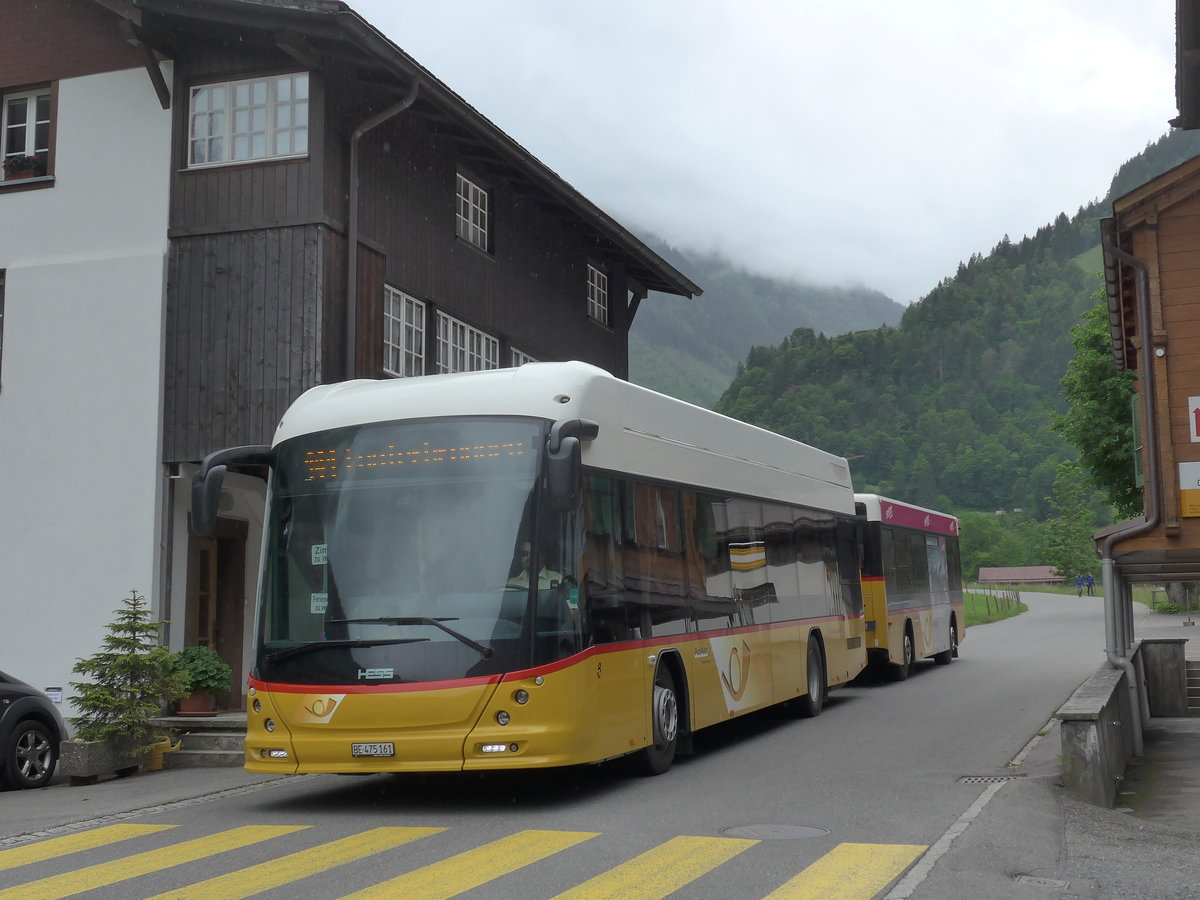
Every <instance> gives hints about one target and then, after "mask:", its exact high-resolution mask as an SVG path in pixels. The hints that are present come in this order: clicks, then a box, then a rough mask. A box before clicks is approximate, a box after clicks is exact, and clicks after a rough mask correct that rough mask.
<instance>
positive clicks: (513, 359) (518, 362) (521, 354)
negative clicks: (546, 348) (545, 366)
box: [508, 347, 537, 369]
mask: <svg viewBox="0 0 1200 900" xmlns="http://www.w3.org/2000/svg"><path fill="white" fill-rule="evenodd" d="M508 352H509V362H510V363H511V364H512V368H514V369H519V368H521V366H523V365H525V363H531V362H537V360H536V359H534V358H533V357H532V356H530V355H529V354H528V353H526V352H525V351H524V350H518V349H517V348H516V347H509V348H508Z"/></svg>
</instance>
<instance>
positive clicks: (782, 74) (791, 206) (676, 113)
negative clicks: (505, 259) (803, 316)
mask: <svg viewBox="0 0 1200 900" xmlns="http://www.w3.org/2000/svg"><path fill="white" fill-rule="evenodd" d="M349 2H350V5H351V6H352V7H353V8H354V9H355V10H356V11H358V12H359V13H361V14H362V15H363V16H364V17H365V18H366V19H367V20H368V21H370V22H371V23H372V24H373V25H375V26H376V27H377V28H378V29H379V30H380V31H382V32H383V33H384V34H386V35H387V36H388V37H389V38H391V40H392V41H393V42H395V43H396V44H397V45H398V46H400V47H401V48H403V49H404V50H405V51H406V52H408V53H409V54H410V55H411V56H412V57H414V58H415V59H416V60H417V61H418V62H419V63H421V64H422V65H423V66H425V68H427V69H429V70H430V71H431V72H432V73H433V74H434V75H435V76H437V77H438V78H439V79H441V80H442V81H443V82H445V83H446V84H447V85H448V86H449V87H450V88H451V89H453V90H454V91H456V92H457V93H458V94H459V95H461V96H462V97H463V98H464V99H465V100H466V101H467V102H468V103H470V104H471V105H472V106H474V107H475V108H476V109H477V110H478V111H479V112H481V113H482V114H483V115H485V116H486V117H487V118H489V119H491V121H492V122H493V123H495V125H496V126H497V127H499V128H500V129H501V130H503V131H504V132H506V133H507V134H508V135H509V136H511V137H512V138H513V139H514V140H516V141H517V142H519V143H520V144H522V145H523V146H524V147H525V148H526V149H527V150H529V151H530V152H532V153H533V154H534V155H535V156H537V157H538V158H539V159H540V160H541V161H542V162H543V163H545V164H546V165H547V166H549V167H550V168H551V169H553V170H554V171H555V172H557V173H558V174H559V175H560V176H561V177H562V178H564V179H565V180H566V181H568V182H569V183H570V184H571V185H573V186H574V187H575V188H576V189H578V190H579V191H581V192H582V193H583V194H584V195H585V196H587V197H588V199H590V200H591V201H592V202H593V203H595V204H596V205H597V206H599V207H600V208H601V209H603V210H605V212H607V213H609V215H611V216H613V217H614V218H615V219H617V220H618V221H619V222H621V223H622V224H623V225H625V226H626V227H628V228H630V229H631V230H633V231H635V232H636V233H639V234H642V235H645V234H646V233H654V234H657V235H659V236H661V237H663V238H665V239H666V240H668V241H670V242H671V243H673V244H675V245H677V246H680V247H683V248H685V249H690V250H695V251H709V250H715V251H718V252H721V253H724V254H725V255H727V256H729V257H730V258H731V259H733V260H734V261H735V262H738V263H740V264H742V265H744V266H746V267H747V268H750V269H752V270H755V271H760V272H763V273H765V274H770V275H776V276H790V277H796V278H800V279H804V280H810V281H818V282H822V283H829V284H846V283H860V284H864V285H866V286H868V287H872V288H876V289H878V290H880V291H883V292H884V293H885V294H887V295H888V296H890V297H892V298H893V299H895V300H898V301H900V302H902V303H908V302H911V301H913V300H916V299H918V298H920V297H921V296H923V295H924V294H926V293H928V291H929V290H930V289H932V288H933V287H934V285H936V283H937V282H938V280H939V279H941V278H943V277H944V276H947V275H951V274H953V273H954V271H955V269H956V268H957V265H958V263H959V261H960V260H963V259H966V258H967V257H969V256H970V255H971V254H972V253H975V252H977V251H978V252H984V253H986V252H987V251H988V250H990V249H991V248H992V247H993V246H994V245H995V244H996V243H997V241H999V240H1000V239H1001V237H1003V236H1004V235H1005V234H1008V235H1009V236H1010V237H1011V238H1013V239H1014V240H1016V239H1019V238H1020V237H1021V236H1023V235H1025V234H1032V233H1033V232H1034V231H1036V230H1037V229H1038V228H1039V227H1040V226H1042V225H1045V224H1047V223H1048V222H1050V221H1051V220H1053V219H1054V217H1055V216H1056V215H1057V214H1058V213H1059V212H1066V213H1067V214H1068V215H1074V213H1075V211H1076V210H1077V209H1078V208H1079V206H1081V205H1083V204H1085V203H1087V202H1089V201H1091V200H1094V199H1096V198H1098V197H1101V196H1103V195H1104V193H1105V192H1106V191H1107V189H1108V184H1109V181H1110V180H1111V178H1112V175H1113V174H1114V173H1115V171H1116V169H1117V167H1118V166H1119V165H1120V164H1121V163H1123V162H1124V161H1125V160H1127V159H1129V158H1130V157H1132V156H1134V155H1136V154H1137V153H1139V152H1140V151H1141V150H1142V149H1143V148H1144V147H1145V145H1146V143H1147V142H1148V141H1152V140H1156V139H1157V138H1158V137H1160V136H1161V135H1162V134H1164V133H1165V132H1166V131H1167V129H1168V126H1167V121H1168V120H1169V119H1171V118H1173V117H1174V116H1175V115H1176V109H1175V81H1174V77H1175V70H1174V40H1175V3H1174V0H1139V2H1138V3H1129V2H1127V0H909V2H905V3H899V2H895V0H859V2H853V3H852V2H847V0H604V2H599V0H349Z"/></svg>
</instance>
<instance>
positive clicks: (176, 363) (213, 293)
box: [164, 226, 322, 462]
mask: <svg viewBox="0 0 1200 900" xmlns="http://www.w3.org/2000/svg"><path fill="white" fill-rule="evenodd" d="M320 244H321V237H320V234H319V229H318V228H317V227H316V226H308V227H305V228H283V229H268V230H259V231H242V232H233V233H229V234H221V235H204V236H200V237H195V238H178V239H176V240H175V241H174V242H173V246H172V252H171V254H170V263H169V266H170V272H169V275H168V289H167V359H166V372H167V376H166V379H165V386H166V395H165V401H164V402H165V414H166V415H165V419H164V421H165V423H166V424H165V429H166V433H165V434H164V458H165V461H167V462H183V461H189V460H192V461H194V460H199V459H201V458H202V457H203V456H204V455H205V454H207V453H209V452H211V451H212V450H217V449H220V448H222V447H226V446H233V445H235V444H258V443H269V442H270V439H271V436H272V434H273V432H274V429H275V425H276V423H277V422H278V420H279V417H280V415H282V413H283V411H284V410H285V409H286V408H287V406H288V405H289V404H290V403H291V402H292V401H293V400H295V398H296V397H298V396H299V395H300V393H301V392H303V391H304V390H306V389H307V388H309V387H311V386H313V385H314V384H316V383H317V382H318V377H319V373H320V371H321V359H320V356H321V333H320V322H321V316H322V310H321V309H320V296H321V292H320V290H319V289H318V288H319V284H320V279H321V277H322V271H321V266H320V253H319V247H320Z"/></svg>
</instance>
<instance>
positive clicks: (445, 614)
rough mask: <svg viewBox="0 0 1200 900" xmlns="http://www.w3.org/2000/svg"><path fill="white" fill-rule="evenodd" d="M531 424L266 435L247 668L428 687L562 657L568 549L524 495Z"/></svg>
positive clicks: (533, 458)
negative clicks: (254, 635) (260, 550)
mask: <svg viewBox="0 0 1200 900" xmlns="http://www.w3.org/2000/svg"><path fill="white" fill-rule="evenodd" d="M545 429H546V423H545V422H542V421H540V420H534V419H517V418H495V417H490V418H483V417H481V418H455V419H439V420H421V421H409V422H387V423H372V424H368V425H360V426H354V427H349V428H342V429H337V430H333V431H327V432H321V433H318V434H311V435H305V436H303V437H300V438H295V439H293V440H290V441H287V442H285V443H283V444H281V445H280V446H279V447H278V448H277V455H276V464H275V471H274V477H273V481H272V487H271V498H270V502H269V504H268V510H269V521H268V523H267V545H266V567H265V570H264V578H263V586H262V591H263V598H262V603H261V618H260V622H259V643H258V656H257V666H256V668H257V672H258V675H259V677H261V678H263V679H265V680H268V681H279V682H292V683H305V684H388V683H412V682H426V681H440V680H446V679H455V678H466V677H473V676H480V675H491V674H496V673H499V672H504V671H509V670H512V669H518V668H525V667H527V666H530V665H535V664H539V663H544V662H548V661H551V660H553V659H558V658H562V657H563V656H565V655H569V654H571V653H574V652H577V651H578V649H579V646H580V639H579V625H578V623H577V615H576V610H577V608H578V595H577V593H575V592H574V584H575V577H574V575H575V572H574V569H575V564H574V563H573V562H572V558H573V556H576V555H577V554H574V553H572V552H571V544H572V542H571V541H570V540H569V539H564V537H563V536H564V534H567V533H569V526H570V524H571V523H570V521H569V520H572V519H573V518H574V516H573V514H572V515H563V514H558V513H550V512H549V511H544V510H541V509H540V508H539V504H538V498H539V496H540V491H539V488H538V484H539V474H540V462H541V457H542V452H541V450H542V447H543V445H544V437H545ZM531 572H532V573H537V574H536V575H531V574H530V573H531Z"/></svg>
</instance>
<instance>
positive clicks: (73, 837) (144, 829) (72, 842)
mask: <svg viewBox="0 0 1200 900" xmlns="http://www.w3.org/2000/svg"><path fill="white" fill-rule="evenodd" d="M175 827H176V826H174V825H106V826H104V827H103V828H94V829H92V830H91V831H83V832H80V833H79V834H68V835H66V836H64V837H57V838H47V839H46V840H44V841H38V842H37V843H36V844H29V845H27V846H24V847H13V848H12V849H11V850H0V872H3V871H4V870H5V869H15V868H17V866H27V865H29V864H30V863H35V862H43V861H45V860H47V859H58V858H59V857H60V856H66V855H67V854H69V853H78V852H80V851H81V850H93V849H95V848H96V847H103V846H104V845H105V844H115V843H116V842H117V841H127V840H129V839H130V838H135V837H141V836H142V835H143V834H153V833H154V832H156V831H166V830H167V829H168V828H175Z"/></svg>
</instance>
